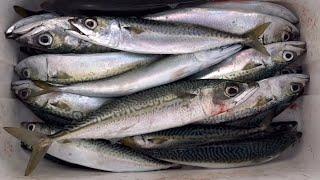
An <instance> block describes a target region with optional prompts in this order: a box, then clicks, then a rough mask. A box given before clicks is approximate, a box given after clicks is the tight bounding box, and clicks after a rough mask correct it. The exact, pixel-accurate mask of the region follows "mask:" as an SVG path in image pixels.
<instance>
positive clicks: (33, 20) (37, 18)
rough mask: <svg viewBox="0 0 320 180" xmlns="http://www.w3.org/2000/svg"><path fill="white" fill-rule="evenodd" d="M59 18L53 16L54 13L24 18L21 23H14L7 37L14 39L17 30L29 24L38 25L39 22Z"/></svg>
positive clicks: (8, 30) (6, 33) (7, 32)
mask: <svg viewBox="0 0 320 180" xmlns="http://www.w3.org/2000/svg"><path fill="white" fill-rule="evenodd" d="M57 17H59V16H58V15H56V14H53V13H46V14H41V15H33V16H30V17H26V18H23V19H21V20H19V21H17V22H16V23H14V24H13V25H12V26H10V27H9V28H8V29H7V31H6V32H5V35H6V38H9V39H10V38H14V36H15V35H14V34H13V32H14V31H15V30H16V29H19V28H21V27H23V26H26V25H28V24H32V23H36V22H39V21H45V20H49V19H53V18H57Z"/></svg>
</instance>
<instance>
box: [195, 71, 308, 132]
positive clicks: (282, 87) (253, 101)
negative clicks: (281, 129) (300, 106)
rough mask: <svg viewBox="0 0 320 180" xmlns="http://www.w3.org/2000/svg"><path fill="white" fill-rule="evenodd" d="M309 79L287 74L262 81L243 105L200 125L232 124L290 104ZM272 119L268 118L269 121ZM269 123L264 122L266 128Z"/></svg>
mask: <svg viewBox="0 0 320 180" xmlns="http://www.w3.org/2000/svg"><path fill="white" fill-rule="evenodd" d="M309 80H310V77H309V76H308V75H304V74H288V75H281V76H276V77H272V78H268V79H264V80H261V81H259V82H258V84H259V87H260V88H259V90H258V91H256V92H255V93H254V94H253V95H252V96H251V97H250V98H249V99H247V100H246V102H245V103H242V104H241V105H239V106H237V108H233V109H231V110H228V111H225V112H224V113H221V114H219V115H217V116H214V117H211V118H208V119H206V120H204V121H201V124H202V123H204V124H217V123H225V122H232V121H235V120H239V119H241V118H247V117H250V118H252V117H254V116H257V115H258V114H260V113H262V112H265V111H267V110H270V109H272V108H275V107H277V106H278V105H281V104H282V103H287V102H290V101H291V100H293V99H296V98H297V97H299V96H300V95H301V93H302V92H303V90H304V87H305V86H306V85H307V84H308V82H309ZM271 120H272V118H270V121H271ZM270 121H269V122H265V123H266V124H264V126H267V125H268V123H270Z"/></svg>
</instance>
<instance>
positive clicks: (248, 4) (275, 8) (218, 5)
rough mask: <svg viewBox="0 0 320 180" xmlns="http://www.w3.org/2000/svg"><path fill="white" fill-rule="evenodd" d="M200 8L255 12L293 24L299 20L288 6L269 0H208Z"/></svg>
mask: <svg viewBox="0 0 320 180" xmlns="http://www.w3.org/2000/svg"><path fill="white" fill-rule="evenodd" d="M200 7H202V8H215V9H228V10H238V11H246V12H257V13H261V14H267V15H270V16H277V17H279V18H283V19H285V20H287V21H289V22H291V23H293V24H297V23H298V22H299V18H298V17H297V16H296V15H295V14H294V13H293V12H292V11H290V10H289V9H288V8H286V7H284V6H282V5H279V4H276V3H271V2H261V1H220V2H209V3H206V4H203V5H201V6H200Z"/></svg>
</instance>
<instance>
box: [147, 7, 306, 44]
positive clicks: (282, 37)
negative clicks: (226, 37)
mask: <svg viewBox="0 0 320 180" xmlns="http://www.w3.org/2000/svg"><path fill="white" fill-rule="evenodd" d="M144 18H145V19H149V20H155V21H161V22H165V23H188V24H193V25H200V26H203V27H208V28H213V29H216V30H218V31H222V32H226V33H230V34H234V35H243V34H245V33H248V32H249V31H251V30H252V29H254V28H256V27H257V26H259V25H261V24H265V23H270V25H269V26H268V27H267V29H266V30H265V31H264V32H263V33H261V34H260V35H259V36H258V37H259V41H260V42H261V43H263V44H271V43H276V42H284V41H294V40H297V39H298V37H299V36H300V31H299V29H298V28H297V27H296V26H295V25H293V24H292V23H290V22H288V21H286V20H284V19H282V18H279V17H275V16H270V15H267V14H262V13H257V12H248V11H241V10H238V9H236V10H233V9H221V8H202V7H192V8H181V9H175V10H170V11H165V12H161V13H157V14H152V15H148V16H146V17H144Z"/></svg>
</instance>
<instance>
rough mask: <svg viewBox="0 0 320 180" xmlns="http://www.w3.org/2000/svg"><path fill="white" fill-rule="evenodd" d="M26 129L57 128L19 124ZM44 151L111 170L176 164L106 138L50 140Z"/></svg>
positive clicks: (45, 130) (47, 130)
mask: <svg viewBox="0 0 320 180" xmlns="http://www.w3.org/2000/svg"><path fill="white" fill-rule="evenodd" d="M22 124H23V126H24V127H25V128H27V129H28V130H29V131H34V132H38V133H43V134H47V135H51V134H53V133H56V132H58V131H60V130H61V129H60V128H58V127H55V126H48V125H45V124H42V123H22ZM47 154H49V155H51V156H53V157H56V158H58V159H60V160H63V161H66V162H68V163H72V164H77V165H81V166H84V167H89V168H93V169H97V170H103V171H112V172H137V171H153V170H160V169H168V168H170V167H175V166H176V165H174V164H171V163H167V162H164V161H160V160H156V159H153V158H150V157H148V156H146V155H143V154H141V153H139V152H137V151H135V150H132V149H130V148H127V147H124V146H121V145H118V144H111V143H110V142H108V141H107V140H81V139H80V140H73V141H71V142H69V143H54V144H53V145H52V146H51V148H50V150H49V151H48V152H47Z"/></svg>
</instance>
